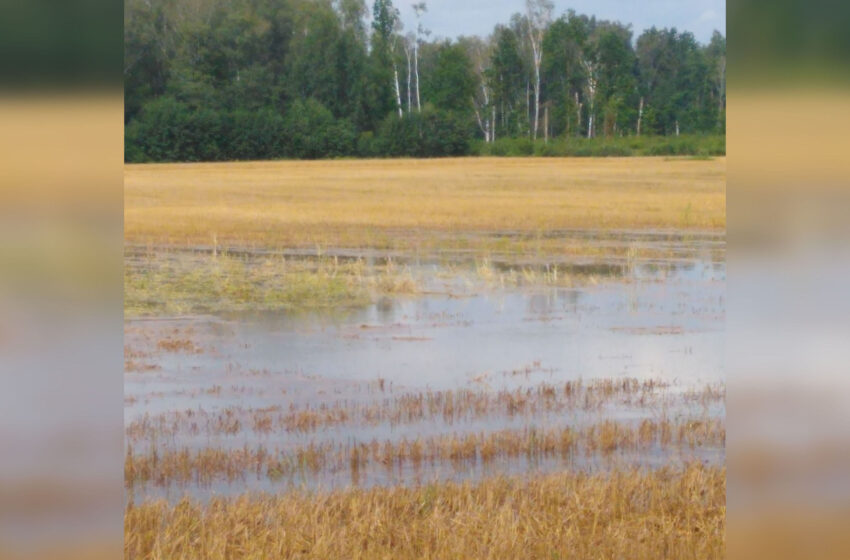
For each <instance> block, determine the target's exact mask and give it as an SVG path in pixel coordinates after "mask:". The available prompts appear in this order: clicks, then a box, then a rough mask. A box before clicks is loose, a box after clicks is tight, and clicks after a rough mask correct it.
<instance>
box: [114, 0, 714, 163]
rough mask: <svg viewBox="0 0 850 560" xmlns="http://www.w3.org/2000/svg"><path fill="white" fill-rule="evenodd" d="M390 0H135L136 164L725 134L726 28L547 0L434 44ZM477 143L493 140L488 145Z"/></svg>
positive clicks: (129, 74) (130, 67)
mask: <svg viewBox="0 0 850 560" xmlns="http://www.w3.org/2000/svg"><path fill="white" fill-rule="evenodd" d="M413 8H414V14H415V15H416V25H415V27H414V28H413V29H407V30H406V29H404V27H403V25H402V22H401V19H400V17H399V12H398V10H397V8H396V7H395V6H394V5H393V2H392V0H374V2H373V3H372V5H371V13H369V11H368V10H369V6H367V4H366V2H365V0H125V16H124V17H125V22H124V23H125V26H124V28H125V50H124V84H125V109H124V111H125V112H124V122H125V159H126V160H127V161H133V162H135V161H215V160H245V159H274V158H324V157H349V156H358V157H384V156H415V157H431V156H449V155H465V154H468V153H470V152H471V151H473V150H475V149H476V148H475V147H476V146H478V147H479V148H478V149H477V151H478V152H486V153H491V152H496V151H497V150H496V149H495V148H496V146H498V145H500V144H499V143H500V142H502V143H505V142H510V141H520V142H523V143H525V144H524V145H532V146H534V145H540V144H547V143H549V142H550V141H555V140H556V139H558V140H560V141H564V140H565V139H571V138H575V139H578V138H583V139H594V138H600V139H601V138H608V139H622V138H625V137H631V138H641V137H658V136H668V137H675V136H680V135H708V134H713V135H722V134H725V120H726V115H725V113H726V107H725V103H726V92H725V89H726V84H725V74H726V62H725V61H726V39H725V37H723V36H722V35H721V34H720V33H718V32H715V33H714V35H713V37H712V38H711V41H710V42H709V43H708V44H706V45H703V44H700V43H698V42H697V41H696V39H695V38H694V36H693V35H692V34H691V33H689V32H680V31H678V30H676V29H657V28H655V27H653V28H651V29H648V30H645V31H643V32H642V33H641V34H640V35H639V36H638V37H637V38H636V39H634V37H633V33H632V30H631V28H630V26H628V25H624V24H622V23H619V22H616V21H607V20H598V19H596V18H595V17H592V16H586V15H580V14H577V13H575V12H574V11H572V10H570V11H568V12H566V13H565V14H563V15H560V16H559V17H555V14H554V13H553V5H552V3H551V2H550V1H548V0H526V2H525V5H524V6H522V8H523V10H522V12H520V13H517V14H515V15H514V16H513V17H512V18H511V20H510V21H509V22H507V23H505V24H503V25H497V26H496V27H495V29H494V30H493V32H492V33H491V34H490V35H489V36H488V37H476V36H469V37H460V38H457V39H455V40H448V39H441V38H433V37H432V34H431V32H430V31H429V30H428V29H427V28H425V26H424V25H423V24H422V16H423V14H425V13H426V12H427V10H428V6H427V3H426V2H419V3H417V4H414V5H413ZM482 147H483V148H482Z"/></svg>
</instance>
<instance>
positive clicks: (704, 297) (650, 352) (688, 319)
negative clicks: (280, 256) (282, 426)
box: [125, 257, 726, 496]
mask: <svg viewBox="0 0 850 560" xmlns="http://www.w3.org/2000/svg"><path fill="white" fill-rule="evenodd" d="M428 266H429V267H430V269H429V270H431V271H432V272H433V276H434V278H440V279H441V280H440V283H442V284H443V285H445V284H446V278H449V279H450V282H455V283H466V289H465V290H463V291H462V294H463V295H461V296H458V295H457V293H456V292H461V291H459V290H444V291H442V292H441V293H430V294H425V295H419V296H416V297H402V298H383V299H380V300H379V301H376V302H375V303H373V304H372V305H370V306H368V307H366V308H363V309H359V310H353V311H351V310H350V311H346V312H336V313H314V314H303V313H301V314H289V313H285V312H275V313H242V314H231V315H227V316H218V317H211V316H201V317H183V318H160V319H145V320H129V321H127V324H126V335H125V345H126V347H127V348H129V349H131V351H132V352H135V353H136V354H138V356H137V357H135V358H134V362H136V363H137V364H141V367H138V366H137V367H136V368H134V369H135V371H128V372H126V374H125V399H126V400H125V402H126V404H125V421H126V422H127V423H128V424H130V423H132V422H134V421H138V420H140V419H142V418H144V417H145V416H146V415H148V416H156V415H161V414H168V413H170V412H174V411H185V410H202V411H205V412H206V413H215V412H216V411H222V410H226V409H235V408H238V409H241V410H249V411H250V410H254V409H259V408H264V407H280V408H282V409H287V408H289V407H319V406H321V405H322V404H324V405H329V406H330V405H333V404H334V403H340V402H352V403H369V402H383V401H385V400H386V399H388V398H391V397H392V396H393V395H399V394H404V393H415V392H418V391H425V390H431V391H440V390H457V389H471V390H482V391H494V392H495V391H499V390H511V389H516V388H518V387H535V386H537V385H538V384H540V383H551V384H562V383H564V382H566V381H571V380H578V379H582V380H593V379H601V378H608V379H621V378H635V379H638V380H650V379H652V380H660V381H664V382H667V383H669V384H670V385H671V386H670V391H671V392H673V393H677V392H678V393H681V392H684V391H687V390H689V389H695V388H699V387H703V386H705V385H706V384H716V383H723V382H724V381H725V379H724V373H723V371H724V370H723V353H724V352H723V341H724V338H723V324H724V312H725V302H724V293H725V278H726V271H725V265H724V263H723V262H722V261H720V260H717V259H715V258H711V257H704V258H690V259H686V260H676V261H667V262H651V263H644V264H642V265H636V266H632V267H630V268H629V269H628V271H627V272H626V273H625V274H624V273H622V268H620V269H618V270H620V271H621V272H618V274H617V275H616V277H611V278H609V279H605V278H604V277H603V278H602V279H601V280H600V281H599V282H598V283H597V284H595V285H585V286H582V287H580V288H561V287H546V286H526V287H512V288H510V287H508V288H506V287H499V286H492V285H485V284H483V283H481V284H478V285H476V284H475V283H474V282H473V284H472V285H470V284H469V282H470V280H469V279H468V278H464V279H457V278H453V276H452V275H453V274H455V273H454V272H452V271H447V270H442V269H440V268H439V267H437V268H435V267H434V265H428ZM418 272H419V273H421V272H422V271H421V270H420V271H418ZM169 337H171V338H176V339H188V340H191V342H192V345H191V347H190V348H188V349H187V348H181V349H176V350H175V349H173V348H168V347H167V346H163V345H161V344H160V341H162V340H165V339H167V338H169ZM664 413H665V414H670V415H673V416H676V415H678V416H681V417H689V416H693V415H696V414H703V415H708V416H710V417H722V416H723V415H724V414H725V408H724V406H723V403H722V401H721V402H712V403H710V405H709V406H705V405H703V406H693V407H691V408H688V407H687V406H681V405H679V406H677V407H675V408H674V409H673V410H670V411H668V410H667V409H666V408H665V409H664ZM657 414H659V409H658V407H654V408H651V409H646V408H640V407H631V408H630V407H628V406H618V405H616V403H614V404H613V405H612V406H606V407H603V408H601V409H598V410H594V411H592V412H586V411H576V410H570V411H569V412H563V411H561V412H556V413H548V414H537V415H534V416H533V417H529V416H527V415H525V416H523V415H519V416H512V417H504V416H499V415H493V416H489V417H485V418H477V419H475V420H474V421H472V420H471V421H468V422H461V423H452V424H451V425H447V424H445V423H444V422H441V421H439V420H438V421H433V422H426V423H413V424H410V425H404V426H389V425H386V424H383V423H377V424H376V425H368V426H358V425H341V426H333V427H327V428H321V429H318V430H316V431H312V432H309V433H288V432H286V433H280V432H274V433H271V434H257V433H254V432H252V431H251V430H249V429H240V430H238V431H237V432H236V433H232V434H229V435H221V434H209V433H204V432H203V431H201V433H180V432H178V433H176V434H172V435H170V436H168V437H163V438H160V439H159V440H157V441H146V442H136V449H144V448H145V447H146V446H152V445H164V446H166V447H169V448H174V449H179V448H182V447H189V448H193V449H198V448H203V447H216V448H239V447H242V446H244V445H246V444H247V445H260V444H262V445H264V446H268V447H270V448H272V447H273V448H274V449H276V450H286V449H291V448H293V447H295V446H299V445H301V446H303V445H307V444H309V443H316V442H323V441H333V442H358V441H359V442H368V441H371V440H378V441H384V440H388V439H389V440H398V439H400V438H415V437H418V436H428V435H434V434H440V433H446V432H450V433H457V434H463V433H468V432H481V431H488V430H502V429H522V428H525V427H528V426H537V427H543V428H546V427H550V426H562V425H565V424H566V425H576V426H580V425H584V424H589V423H592V422H595V421H599V420H601V419H607V418H618V419H627V420H635V421H636V420H638V419H640V418H643V417H649V416H651V415H657ZM616 460H618V461H621V462H625V463H628V464H640V465H645V466H652V465H654V464H663V463H669V462H670V461H686V460H704V461H715V462H716V461H722V460H723V450H722V448H716V447H715V448H708V449H705V448H698V449H695V450H690V451H686V452H683V451H682V450H665V451H662V450H656V451H650V452H647V453H643V454H642V455H640V456H637V455H631V454H625V455H622V456H619V457H617V458H616ZM600 461H601V460H600V459H599V458H593V457H579V458H576V457H573V458H571V459H570V460H569V461H568V462H565V461H563V460H561V459H557V460H556V459H546V460H544V461H541V462H535V463H534V464H531V463H530V462H529V461H526V460H512V461H504V462H500V463H499V465H500V466H498V467H493V466H492V465H490V466H488V467H486V468H485V467H484V466H481V465H478V464H473V465H465V466H464V467H462V468H460V469H458V468H457V466H451V465H442V464H436V465H431V466H429V467H428V468H426V469H425V470H424V471H419V472H415V471H413V470H412V469H407V470H405V469H400V470H393V469H388V470H387V469H380V468H379V469H371V470H365V471H364V472H362V473H360V472H358V473H356V478H357V480H353V478H354V477H353V474H352V473H349V472H327V473H324V474H323V475H322V476H319V477H316V476H312V477H311V476H304V477H302V478H301V479H299V478H297V477H295V478H293V477H289V478H287V479H286V480H283V481H275V482H272V481H269V480H268V479H267V478H265V477H256V476H253V475H248V476H246V477H245V478H244V479H242V480H240V481H237V482H235V483H234V482H233V481H231V482H228V483H225V482H219V483H215V484H213V485H207V486H206V487H203V488H199V487H192V488H189V489H188V490H187V488H185V487H177V488H175V487H171V486H168V485H167V486H166V488H165V489H164V490H163V489H162V488H153V487H146V486H142V487H138V486H137V487H135V488H134V492H135V493H137V494H141V495H162V494H163V493H164V494H165V495H168V496H173V495H175V494H179V493H181V492H185V491H191V492H192V493H195V494H196V495H197V494H201V495H204V494H208V493H210V492H212V493H231V492H243V491H246V490H274V489H276V488H281V487H283V486H285V485H291V484H296V485H299V484H306V485H308V486H310V485H312V484H318V485H321V486H324V487H327V486H340V485H347V484H352V483H357V484H383V483H397V482H420V481H422V480H431V479H434V478H469V477H472V478H474V477H477V476H481V475H483V474H491V471H493V469H494V468H495V469H496V471H497V472H507V473H511V472H527V471H528V470H538V469H539V470H552V469H557V468H601V466H604V464H603V463H604V462H600ZM606 461H607V462H608V464H610V461H611V459H610V458H608V459H606Z"/></svg>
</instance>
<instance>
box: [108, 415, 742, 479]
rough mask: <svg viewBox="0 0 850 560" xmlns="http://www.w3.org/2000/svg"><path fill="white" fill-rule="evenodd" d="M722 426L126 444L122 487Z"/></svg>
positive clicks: (522, 452)
mask: <svg viewBox="0 0 850 560" xmlns="http://www.w3.org/2000/svg"><path fill="white" fill-rule="evenodd" d="M725 442H726V428H725V425H724V423H723V422H722V421H721V420H719V419H687V420H680V421H672V420H669V419H661V420H648V419H645V420H643V421H642V422H640V423H626V422H615V421H611V420H606V421H603V422H601V423H597V424H590V425H588V426H583V427H571V426H565V427H560V428H547V429H541V428H535V427H529V428H524V429H505V430H497V431H490V432H470V433H451V434H441V435H437V436H430V437H422V438H416V439H414V440H411V439H408V438H402V439H401V440H398V441H390V440H386V441H384V442H380V441H378V440H376V439H373V440H371V441H369V442H356V441H355V442H352V441H346V442H345V443H339V442H335V441H333V440H329V441H325V442H323V443H310V444H309V445H306V446H297V447H294V448H292V449H288V450H277V449H272V450H270V449H268V448H267V447H265V446H263V445H258V446H256V447H248V446H247V445H246V446H244V447H242V448H237V449H221V448H208V447H205V448H201V449H197V450H190V449H189V448H186V447H184V448H182V449H173V448H169V447H168V446H158V445H155V444H154V445H151V446H148V448H147V450H146V451H142V452H139V453H134V452H133V450H132V447H131V446H128V451H127V455H126V458H125V469H124V475H125V483H126V484H127V486H128V487H132V486H133V485H135V484H148V483H150V484H154V485H156V486H167V485H169V484H188V483H196V484H201V485H204V484H210V483H212V482H213V481H216V480H223V481H228V482H232V481H235V480H240V479H244V477H245V476H247V475H248V474H250V473H252V472H253V473H256V476H257V477H258V478H270V479H272V480H275V479H278V478H282V477H294V476H296V475H319V474H322V473H325V474H327V473H335V472H342V471H345V469H349V470H350V471H351V475H352V480H353V481H355V483H356V481H357V480H358V479H359V475H360V472H361V471H362V470H363V469H366V468H368V467H380V466H384V467H387V468H394V469H399V470H401V469H402V468H404V467H408V466H409V467H414V468H417V469H418V468H420V467H422V466H423V465H426V466H440V465H448V466H455V467H466V466H475V465H481V466H486V465H488V464H491V463H493V462H494V461H496V460H503V459H525V460H527V461H530V462H537V461H541V460H546V459H557V458H561V459H569V458H571V457H573V455H574V454H576V453H582V454H583V455H584V456H586V457H592V456H599V457H601V458H603V459H604V458H611V457H612V456H614V455H615V454H618V453H626V454H627V453H648V452H656V453H657V452H662V451H666V450H669V449H671V448H675V449H679V450H686V449H696V448H704V447H714V448H719V447H722V446H724V445H725Z"/></svg>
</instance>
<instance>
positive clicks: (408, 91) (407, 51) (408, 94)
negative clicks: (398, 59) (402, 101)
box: [404, 45, 412, 113]
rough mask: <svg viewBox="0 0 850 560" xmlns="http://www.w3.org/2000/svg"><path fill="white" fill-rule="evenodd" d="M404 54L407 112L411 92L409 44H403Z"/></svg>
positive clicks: (409, 109)
mask: <svg viewBox="0 0 850 560" xmlns="http://www.w3.org/2000/svg"><path fill="white" fill-rule="evenodd" d="M404 56H405V57H406V58H407V112H408V113H410V111H411V105H412V101H411V92H410V80H411V69H410V45H405V46H404Z"/></svg>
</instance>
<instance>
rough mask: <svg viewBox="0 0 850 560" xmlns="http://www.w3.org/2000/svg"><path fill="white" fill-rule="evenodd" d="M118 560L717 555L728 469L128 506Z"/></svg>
mask: <svg viewBox="0 0 850 560" xmlns="http://www.w3.org/2000/svg"><path fill="white" fill-rule="evenodd" d="M124 527H125V540H124V551H125V557H126V558H184V559H187V560H191V559H198V560H200V559H203V560H224V559H228V558H270V557H277V558H292V557H298V558H315V559H322V560H324V559H326V558H390V557H391V558H398V559H413V558H493V559H497V558H498V559H502V558H514V559H517V560H520V559H538V558H575V559H584V558H588V559H589V558H631V559H635V560H642V559H645V560H650V559H652V560H655V559H658V558H693V559H697V560H700V559H709V558H722V557H724V556H725V546H726V537H725V527H726V472H725V469H724V468H719V467H704V466H701V465H699V464H693V465H691V466H688V467H686V468H684V469H671V468H662V469H659V470H655V471H649V472H645V471H637V470H629V471H614V472H611V473H604V474H598V475H593V476H589V475H586V474H580V473H578V474H577V473H568V472H565V473H558V474H550V475H544V476H536V477H531V478H526V477H517V478H504V477H497V478H488V479H484V480H481V481H479V482H475V483H463V484H460V483H452V482H449V483H442V484H428V485H422V486H418V487H413V488H407V487H399V486H394V487H389V488H372V489H368V490H363V489H349V490H339V491H335V492H332V493H327V494H312V493H299V492H292V493H287V494H283V495H276V496H269V495H252V496H248V495H246V496H243V497H232V498H213V499H211V500H210V501H209V503H207V504H200V503H197V502H193V501H191V500H188V499H187V500H183V501H181V502H179V503H177V504H175V505H170V504H168V503H167V502H164V501H158V502H149V503H145V504H141V505H136V504H133V503H130V504H128V506H127V509H126V514H125V518H124Z"/></svg>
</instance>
